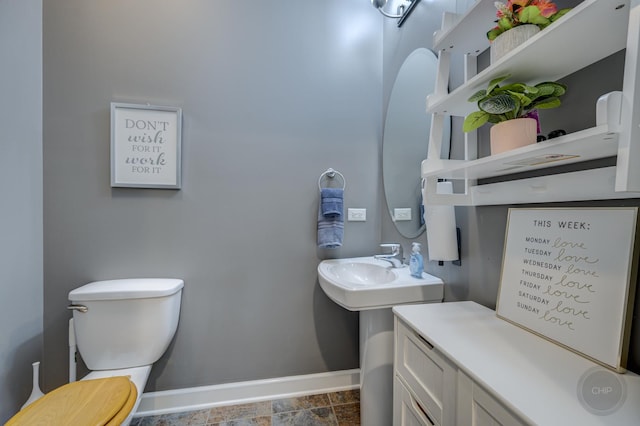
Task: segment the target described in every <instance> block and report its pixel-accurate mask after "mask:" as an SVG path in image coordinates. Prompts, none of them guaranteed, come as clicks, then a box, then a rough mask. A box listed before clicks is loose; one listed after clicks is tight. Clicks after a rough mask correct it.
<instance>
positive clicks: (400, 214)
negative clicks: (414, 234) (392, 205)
mask: <svg viewBox="0 0 640 426" xmlns="http://www.w3.org/2000/svg"><path fill="white" fill-rule="evenodd" d="M393 218H394V219H395V220H396V222H397V221H401V220H411V208H410V207H408V208H402V209H393Z"/></svg>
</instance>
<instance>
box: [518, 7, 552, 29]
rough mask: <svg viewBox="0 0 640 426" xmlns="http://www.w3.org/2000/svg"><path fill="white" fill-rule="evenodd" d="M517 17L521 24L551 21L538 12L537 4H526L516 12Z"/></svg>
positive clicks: (542, 23)
mask: <svg viewBox="0 0 640 426" xmlns="http://www.w3.org/2000/svg"><path fill="white" fill-rule="evenodd" d="M518 19H519V20H520V22H521V23H523V24H534V25H544V26H546V25H549V24H550V23H551V21H549V19H548V18H545V17H544V16H542V14H541V13H540V9H538V6H527V7H524V8H522V9H521V11H520V12H519V13H518Z"/></svg>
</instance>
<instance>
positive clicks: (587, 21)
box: [427, 0, 629, 116]
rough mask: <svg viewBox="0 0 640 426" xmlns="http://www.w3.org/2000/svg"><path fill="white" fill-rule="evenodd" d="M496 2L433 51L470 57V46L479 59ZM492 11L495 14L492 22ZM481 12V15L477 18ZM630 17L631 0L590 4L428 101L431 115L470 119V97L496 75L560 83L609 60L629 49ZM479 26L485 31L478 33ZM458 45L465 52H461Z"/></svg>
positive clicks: (481, 6) (481, 5) (483, 4)
mask: <svg viewBox="0 0 640 426" xmlns="http://www.w3.org/2000/svg"><path fill="white" fill-rule="evenodd" d="M493 3H494V2H493V1H484V0H481V1H478V2H477V3H476V5H475V6H474V7H473V9H472V10H470V11H469V12H468V13H467V14H466V15H465V17H463V18H462V19H461V21H460V22H459V23H458V25H456V27H455V28H454V29H452V30H451V31H449V33H448V34H447V35H446V37H444V38H443V39H442V40H441V41H440V42H439V43H438V45H436V46H434V50H436V51H438V52H440V51H441V50H442V49H438V48H439V47H442V46H453V47H452V48H451V49H449V50H450V51H452V52H456V53H462V54H466V53H469V52H468V51H467V50H468V48H469V47H471V49H472V52H473V53H472V54H475V55H477V53H475V50H473V49H480V48H482V49H483V50H484V49H486V48H487V47H489V42H488V41H487V38H486V36H485V33H486V31H488V30H489V29H491V23H492V22H493V21H494V20H495V11H496V8H495V6H494V5H493ZM489 6H490V8H489ZM488 8H489V9H490V10H492V12H493V13H492V14H491V15H489V17H488V18H487V17H486V15H487V13H486V10H487V9H488ZM476 9H477V10H479V11H480V13H478V14H476ZM628 15H629V1H628V0H626V1H610V0H607V1H600V0H586V1H584V2H582V3H581V4H580V5H579V6H577V7H576V8H574V9H572V10H571V12H569V13H567V14H566V15H565V16H563V17H562V18H560V19H559V20H558V21H556V22H555V23H554V24H552V25H550V26H549V27H547V28H545V30H544V31H540V32H539V33H538V34H536V35H535V36H534V37H532V38H531V39H529V40H527V42H525V43H524V44H522V45H521V46H520V48H519V49H516V50H513V51H511V52H509V53H508V54H506V55H505V56H503V57H502V58H501V59H500V60H499V61H497V62H496V63H494V64H492V65H491V66H490V67H488V68H486V69H485V70H483V71H482V72H480V73H478V74H477V75H476V76H474V77H473V78H471V79H469V81H467V82H466V83H465V84H463V85H462V86H460V87H458V88H457V89H455V90H454V91H453V92H451V93H450V94H447V95H445V96H439V97H435V96H431V97H429V99H428V106H427V112H429V113H441V114H447V115H454V116H465V115H467V114H469V113H471V112H473V111H474V110H475V108H476V106H475V104H473V103H471V102H467V99H469V97H471V95H473V94H474V93H476V92H477V91H478V90H482V89H486V87H487V84H488V83H489V81H491V80H492V79H494V78H496V77H500V76H504V75H507V74H510V75H511V78H510V79H509V81H524V82H531V83H538V82H540V81H548V80H558V79H560V78H562V77H565V76H567V75H569V74H571V73H573V72H575V71H578V70H580V69H582V68H584V67H586V66H587V65H590V64H592V63H594V62H597V61H599V60H601V59H604V58H606V57H607V56H609V55H611V54H613V53H615V52H618V51H620V50H622V49H624V48H625V44H626V40H627V24H628ZM478 28H482V29H483V31H478ZM472 29H473V30H474V31H472ZM603 29H606V30H603ZM461 39H464V40H470V42H471V41H473V44H469V43H470V42H467V43H460V42H459V40H461ZM459 47H461V48H462V49H461V50H459V49H458V48H459ZM445 50H446V49H445Z"/></svg>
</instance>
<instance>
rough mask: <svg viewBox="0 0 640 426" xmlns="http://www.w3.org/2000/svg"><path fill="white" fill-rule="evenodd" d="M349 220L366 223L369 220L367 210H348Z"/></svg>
mask: <svg viewBox="0 0 640 426" xmlns="http://www.w3.org/2000/svg"><path fill="white" fill-rule="evenodd" d="M347 220H349V221H352V222H364V221H366V220H367V209H347Z"/></svg>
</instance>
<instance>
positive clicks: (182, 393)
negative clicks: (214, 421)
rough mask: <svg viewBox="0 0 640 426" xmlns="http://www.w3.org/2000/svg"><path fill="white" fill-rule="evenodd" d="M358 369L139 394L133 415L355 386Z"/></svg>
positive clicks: (307, 393) (246, 401)
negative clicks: (137, 404)
mask: <svg viewBox="0 0 640 426" xmlns="http://www.w3.org/2000/svg"><path fill="white" fill-rule="evenodd" d="M359 387H360V369H357V368H356V369H353V370H343V371H332V372H328V373H318V374H308V375H304V376H289V377H277V378H274V379H265V380H254V381H248V382H237V383H225V384H221V385H212V386H200V387H195V388H184V389H175V390H167V391H160V392H148V393H144V394H142V400H141V401H140V406H139V408H138V411H137V412H136V413H135V414H134V416H133V417H143V416H150V415H158V414H166V413H177V412H183V411H192V410H202V409H207V408H212V407H219V406H223V405H235V404H244V403H249V402H258V401H265V400H271V399H278V398H289V397H295V396H302V395H312V394H319V393H328V392H337V391H342V390H350V389H358V388H359Z"/></svg>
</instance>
